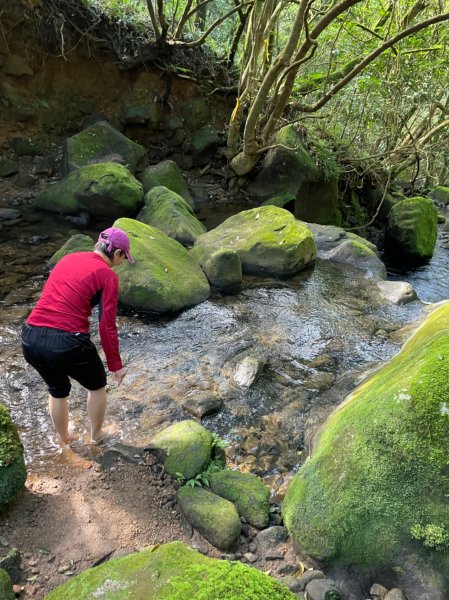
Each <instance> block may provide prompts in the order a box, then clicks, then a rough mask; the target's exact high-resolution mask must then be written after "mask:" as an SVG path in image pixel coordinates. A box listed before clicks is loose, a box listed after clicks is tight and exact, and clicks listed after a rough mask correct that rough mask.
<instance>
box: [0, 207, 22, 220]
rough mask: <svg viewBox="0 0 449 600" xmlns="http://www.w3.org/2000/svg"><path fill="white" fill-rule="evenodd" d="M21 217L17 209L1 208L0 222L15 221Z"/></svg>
mask: <svg viewBox="0 0 449 600" xmlns="http://www.w3.org/2000/svg"><path fill="white" fill-rule="evenodd" d="M19 217H20V211H19V210H17V209H16V208H0V221H9V220H15V219H18V218H19Z"/></svg>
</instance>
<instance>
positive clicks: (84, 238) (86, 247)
mask: <svg viewBox="0 0 449 600" xmlns="http://www.w3.org/2000/svg"><path fill="white" fill-rule="evenodd" d="M93 247H94V241H93V239H92V238H91V237H89V236H88V235H83V234H81V233H77V234H76V235H72V237H71V238H70V239H69V240H67V242H66V243H65V244H64V245H63V246H62V247H61V248H59V250H57V251H56V252H55V253H54V254H53V256H52V257H51V258H50V259H49V260H48V262H47V267H48V268H49V269H52V268H53V267H54V266H55V264H56V263H57V262H58V260H60V259H61V258H62V257H63V256H66V254H72V253H73V252H91V251H92V250H93Z"/></svg>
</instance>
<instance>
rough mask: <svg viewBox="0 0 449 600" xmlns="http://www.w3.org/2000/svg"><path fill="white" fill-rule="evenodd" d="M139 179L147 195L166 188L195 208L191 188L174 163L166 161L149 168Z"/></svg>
mask: <svg viewBox="0 0 449 600" xmlns="http://www.w3.org/2000/svg"><path fill="white" fill-rule="evenodd" d="M139 179H140V181H141V182H142V185H143V191H144V193H145V194H146V193H147V192H149V191H150V190H151V189H152V188H155V187H159V186H164V187H166V188H168V189H169V190H171V191H172V192H175V193H176V194H179V195H180V196H182V197H183V198H184V200H185V201H186V202H188V203H189V204H190V206H193V200H192V196H191V194H190V191H189V186H188V185H187V183H186V181H185V179H184V177H183V175H182V173H181V169H180V168H179V167H178V165H177V164H176V163H175V162H174V161H172V160H164V161H162V162H160V163H158V164H157V165H151V166H149V167H147V168H146V169H145V170H144V171H143V172H142V174H141V175H140V178H139Z"/></svg>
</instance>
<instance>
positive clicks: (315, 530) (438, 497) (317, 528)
mask: <svg viewBox="0 0 449 600" xmlns="http://www.w3.org/2000/svg"><path fill="white" fill-rule="evenodd" d="M448 440H449V303H448V302H446V303H444V304H443V305H441V306H439V307H438V308H437V309H436V310H434V311H433V313H431V315H430V316H429V317H428V318H427V320H426V321H425V323H424V324H423V325H422V326H421V327H420V328H419V329H418V331H417V332H416V333H415V334H414V336H413V337H412V338H411V339H410V340H409V341H408V342H407V344H406V345H405V346H404V348H403V349H402V351H401V352H400V353H399V354H398V355H397V356H396V357H394V358H393V359H392V360H391V362H390V363H389V364H387V365H386V366H385V367H383V368H382V369H380V370H379V371H377V372H376V373H375V374H374V375H373V376H371V377H370V378H369V379H368V380H367V381H366V382H365V383H363V384H362V385H361V386H360V387H359V388H358V389H357V390H356V391H355V392H354V393H353V394H351V396H349V397H348V399H347V400H346V401H345V402H344V403H343V404H342V405H341V406H340V407H339V408H338V409H337V410H336V411H335V412H334V413H333V415H331V417H330V418H329V419H328V421H327V422H326V423H325V425H324V426H323V427H322V430H321V434H320V436H319V439H318V442H317V444H316V449H315V450H314V452H313V454H312V458H311V459H310V460H308V461H307V462H306V463H305V464H304V466H303V467H302V468H301V470H300V471H299V473H298V474H297V475H296V476H295V477H294V479H293V481H292V483H291V485H290V487H289V489H288V491H287V494H286V497H285V500H284V504H283V515H284V520H285V523H286V526H287V527H288V530H289V532H290V534H291V536H292V538H293V541H294V543H295V545H296V547H298V548H299V547H301V548H302V549H303V551H305V552H306V553H308V554H310V555H312V556H314V557H320V558H322V559H323V558H326V559H329V560H332V561H333V562H337V563H344V564H346V565H353V566H354V565H355V566H357V567H361V568H365V567H370V568H371V567H372V568H376V567H378V566H383V565H389V566H391V567H392V566H395V567H399V568H401V569H404V570H407V568H408V566H407V565H410V563H411V562H413V563H414V565H415V566H414V567H413V569H414V570H415V571H416V570H417V569H418V567H417V566H416V564H419V563H420V562H421V563H422V564H421V568H422V569H423V571H424V572H426V571H427V572H430V571H431V570H432V568H433V569H434V571H435V572H436V573H437V575H439V576H440V577H441V578H443V579H444V580H445V582H446V589H447V585H448V584H449V579H448V574H449V542H448V540H449V537H448V536H449V526H448V523H449V504H448V502H447V495H448V493H449V466H448V465H449V462H448V450H449V446H448V443H449V442H448ZM412 558H413V560H411V559H412ZM415 574H416V573H413V575H415ZM429 597H430V596H429ZM432 597H437V596H432ZM438 597H440V596H438Z"/></svg>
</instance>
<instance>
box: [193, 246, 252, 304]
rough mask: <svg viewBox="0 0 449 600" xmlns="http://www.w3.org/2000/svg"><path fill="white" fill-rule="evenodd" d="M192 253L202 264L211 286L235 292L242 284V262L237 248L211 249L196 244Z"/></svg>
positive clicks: (227, 291) (219, 289)
mask: <svg viewBox="0 0 449 600" xmlns="http://www.w3.org/2000/svg"><path fill="white" fill-rule="evenodd" d="M190 253H191V254H192V256H194V257H195V258H196V260H197V261H198V262H199V264H200V265H201V268H202V269H203V271H204V273H205V274H206V277H207V279H208V281H209V283H210V284H211V286H212V287H213V288H214V289H216V290H218V291H219V292H223V293H233V292H236V291H238V290H239V289H240V286H241V285H242V262H241V260H240V257H239V255H238V253H237V252H236V251H235V250H229V249H224V250H221V249H220V250H210V249H209V248H206V247H204V246H195V247H194V248H192V249H191V251H190Z"/></svg>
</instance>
